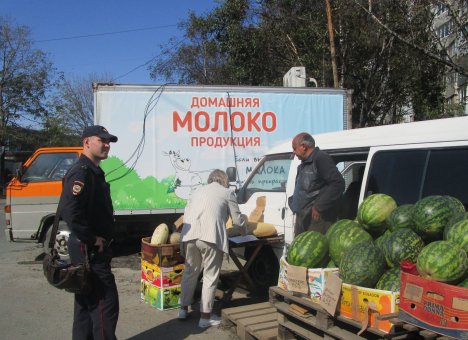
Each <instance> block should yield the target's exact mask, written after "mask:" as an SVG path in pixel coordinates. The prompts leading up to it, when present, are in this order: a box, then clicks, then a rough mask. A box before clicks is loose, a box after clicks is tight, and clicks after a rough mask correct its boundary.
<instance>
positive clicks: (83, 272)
mask: <svg viewBox="0 0 468 340" xmlns="http://www.w3.org/2000/svg"><path fill="white" fill-rule="evenodd" d="M54 239H55V237H54ZM86 253H87V249H86ZM42 266H43V269H44V275H45V277H46V278H47V281H48V282H49V283H50V284H51V285H52V286H54V287H56V288H59V289H65V290H66V291H67V292H70V293H75V294H89V293H91V291H92V282H91V267H90V266H89V261H88V255H86V263H80V264H71V263H67V262H66V261H64V260H61V259H60V256H59V254H58V252H57V250H56V249H55V248H52V249H51V250H50V253H49V254H46V256H45V257H44V260H43V263H42Z"/></svg>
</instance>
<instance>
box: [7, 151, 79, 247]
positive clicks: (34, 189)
mask: <svg viewBox="0 0 468 340" xmlns="http://www.w3.org/2000/svg"><path fill="white" fill-rule="evenodd" d="M82 150H83V148H81V147H49V148H40V149H37V150H36V151H35V152H34V154H33V155H32V156H31V157H30V158H29V159H28V160H27V161H26V162H25V163H24V165H23V166H22V167H21V169H19V170H18V173H17V174H16V177H14V178H13V179H12V180H11V181H10V183H9V184H8V186H7V188H6V203H5V218H6V226H5V234H6V238H7V239H8V240H10V241H14V240H20V239H27V240H37V241H38V242H44V241H45V238H46V234H47V231H48V230H49V229H50V226H51V225H52V224H53V221H54V216H55V213H56V210H57V205H58V201H59V198H60V193H61V191H62V178H63V176H65V174H66V172H67V171H68V169H70V167H71V166H72V165H73V164H74V163H75V162H76V161H77V160H78V158H79V156H80V154H81V153H82ZM59 239H60V237H58V240H59ZM64 246H66V244H65V245H64Z"/></svg>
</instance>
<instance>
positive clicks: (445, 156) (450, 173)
mask: <svg viewBox="0 0 468 340" xmlns="http://www.w3.org/2000/svg"><path fill="white" fill-rule="evenodd" d="M429 195H450V196H454V197H456V198H458V199H459V200H461V201H462V202H463V204H464V205H465V209H466V208H467V207H468V148H458V149H451V150H432V151H431V152H430V157H429V162H428V164H427V171H426V179H425V181H424V190H423V193H422V196H423V197H425V196H429Z"/></svg>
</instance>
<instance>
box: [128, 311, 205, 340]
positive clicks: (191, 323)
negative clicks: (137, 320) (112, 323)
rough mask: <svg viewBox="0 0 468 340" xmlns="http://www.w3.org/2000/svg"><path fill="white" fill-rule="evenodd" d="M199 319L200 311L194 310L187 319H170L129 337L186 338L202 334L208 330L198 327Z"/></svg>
mask: <svg viewBox="0 0 468 340" xmlns="http://www.w3.org/2000/svg"><path fill="white" fill-rule="evenodd" d="M198 320H199V313H196V314H195V312H192V313H191V315H190V316H189V318H188V319H187V320H184V321H179V320H176V319H174V320H170V321H167V322H165V323H163V324H161V325H158V326H156V327H154V328H152V329H148V330H146V331H144V332H142V333H140V334H138V335H135V336H133V337H130V338H128V339H129V340H145V339H151V340H153V339H185V338H187V337H189V336H190V335H195V334H200V333H203V332H205V331H206V329H204V328H200V327H198Z"/></svg>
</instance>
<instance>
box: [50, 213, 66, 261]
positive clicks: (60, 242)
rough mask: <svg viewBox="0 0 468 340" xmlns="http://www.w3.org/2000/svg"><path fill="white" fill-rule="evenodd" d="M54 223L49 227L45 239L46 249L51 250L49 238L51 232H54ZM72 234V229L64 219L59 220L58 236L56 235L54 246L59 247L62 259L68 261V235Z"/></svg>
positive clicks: (58, 250)
mask: <svg viewBox="0 0 468 340" xmlns="http://www.w3.org/2000/svg"><path fill="white" fill-rule="evenodd" d="M52 227H53V226H52V225H51V226H50V227H49V228H48V229H47V233H46V238H45V240H44V250H45V251H47V252H48V251H49V240H50V234H51V232H52ZM69 236H70V231H69V230H68V226H67V224H66V223H65V222H64V221H60V222H59V226H58V230H57V236H56V237H55V245H54V248H55V249H57V252H58V254H59V255H60V258H61V259H62V260H65V261H68V260H69V256H68V237H69Z"/></svg>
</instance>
